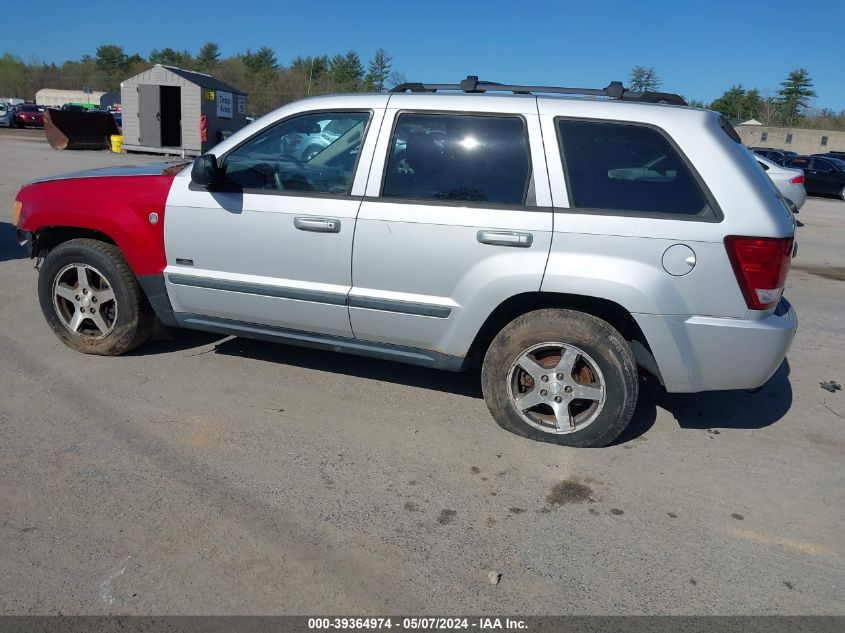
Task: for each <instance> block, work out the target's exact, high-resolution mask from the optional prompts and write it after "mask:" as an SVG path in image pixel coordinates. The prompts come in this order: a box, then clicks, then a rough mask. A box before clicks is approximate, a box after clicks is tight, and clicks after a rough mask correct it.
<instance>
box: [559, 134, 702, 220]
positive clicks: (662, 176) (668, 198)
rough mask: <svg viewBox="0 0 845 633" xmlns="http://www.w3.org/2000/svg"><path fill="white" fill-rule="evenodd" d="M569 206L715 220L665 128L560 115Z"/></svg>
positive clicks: (594, 210)
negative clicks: (562, 117)
mask: <svg viewBox="0 0 845 633" xmlns="http://www.w3.org/2000/svg"><path fill="white" fill-rule="evenodd" d="M557 128H558V137H559V144H560V151H561V158H562V160H563V166H564V171H565V172H566V181H567V185H568V188H569V197H570V206H571V207H574V208H577V209H588V210H590V211H592V212H605V213H616V214H620V215H624V214H649V215H657V216H658V217H659V216H682V217H684V218H691V219H693V218H702V219H707V220H713V219H715V217H716V215H715V213H714V210H713V209H712V207H711V206H710V204H709V203H708V201H707V198H706V196H705V194H704V192H703V190H702V188H701V186H700V185H699V183H698V181H697V180H696V177H695V175H694V174H693V172H692V170H691V168H690V167H689V165H688V164H687V162H686V161H685V160H684V158H683V157H682V156H681V155H680V153H679V152H678V150H677V149H676V148H675V147H674V145H673V144H672V143H670V142H669V140H668V139H667V138H666V136H665V135H664V133H663V132H661V131H659V130H657V129H655V128H652V127H648V126H645V125H641V124H633V123H611V122H604V121H582V120H571V119H558V121H557Z"/></svg>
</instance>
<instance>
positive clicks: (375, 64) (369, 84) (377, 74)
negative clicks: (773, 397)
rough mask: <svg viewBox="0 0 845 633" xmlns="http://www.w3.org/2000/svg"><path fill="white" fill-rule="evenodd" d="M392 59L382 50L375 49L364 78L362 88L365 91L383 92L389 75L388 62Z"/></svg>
mask: <svg viewBox="0 0 845 633" xmlns="http://www.w3.org/2000/svg"><path fill="white" fill-rule="evenodd" d="M391 61H393V58H392V57H391V56H390V55H389V54H388V53H387V51H386V50H384V49H383V48H379V49H376V52H375V55H373V58H372V59H371V60H370V64H369V68H368V71H367V76H366V77H364V86H365V87H366V89H367V90H373V91H375V92H383V91H384V85H385V83H386V82H387V77H388V74H389V73H390V62H391Z"/></svg>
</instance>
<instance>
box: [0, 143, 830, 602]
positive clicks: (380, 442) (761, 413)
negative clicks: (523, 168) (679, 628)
mask: <svg viewBox="0 0 845 633" xmlns="http://www.w3.org/2000/svg"><path fill="white" fill-rule="evenodd" d="M160 160H161V159H160V158H159V157H153V156H141V155H114V154H110V153H108V152H67V151H66V152H57V151H53V150H51V149H50V148H49V146H48V145H47V144H46V142H44V140H43V137H42V136H41V135H40V134H38V133H24V134H17V133H16V134H7V133H6V130H0V324H2V328H0V614H55V613H63V614H103V613H121V614H149V613H155V614H200V613H207V614H239V613H262V614H282V613H284V614H316V613H320V614H326V613H331V614H389V613H397V614H398V613H427V614H453V613H465V614H466V613H473V614H478V613H497V614H523V615H524V614H570V613H578V614H772V613H777V614H839V615H845V539H843V538H842V527H843V525H845V512H844V511H843V501H845V498H843V490H845V486H843V483H845V482H844V481H843V468H842V465H843V456H844V455H845V393H843V392H841V391H840V392H836V393H829V392H828V391H825V390H823V389H822V388H821V386H820V384H819V383H820V382H823V381H828V380H835V381H837V382H839V383H842V382H845V351H843V350H845V321H843V317H842V308H843V298H845V230H843V227H845V203H844V202H841V201H838V200H834V199H816V198H813V199H810V200H809V201H808V202H807V204H806V206H805V207H804V209H803V210H802V211H801V213H800V216H799V220H800V223H801V224H800V226H799V228H798V243H799V251H798V257H797V258H796V259H795V260H794V266H793V270H792V272H791V273H790V277H789V282H788V289H787V293H786V294H787V296H788V298H789V299H790V300H791V301H792V302H793V304H794V305H795V306H796V309H797V310H798V313H799V319H800V328H799V331H798V334H797V337H796V339H795V342H794V344H793V347H792V350H791V351H790V354H789V357H788V360H787V361H786V362H785V363H784V365H783V366H782V367H781V368H780V370H779V371H778V372H777V374H776V375H775V376H774V377H773V378H772V380H771V381H770V382H769V383H768V384H767V385H766V386H765V387H764V388H763V390H762V391H761V392H760V393H757V394H748V393H744V392H739V393H735V392H717V393H704V394H697V395H667V394H665V393H663V392H661V390H660V389H658V388H657V387H655V386H653V385H646V386H645V387H644V389H643V397H642V400H641V402H640V405H639V407H638V410H637V413H636V418H635V422H634V425H633V426H632V428H631V429H630V431H629V432H628V433H627V434H626V435H625V436H624V437H623V438H622V439H621V440H620V441H619V442H618V443H617V444H616V445H614V446H612V447H609V448H606V449H597V450H583V449H582V450H578V449H569V448H563V447H558V446H553V445H548V444H540V443H535V442H531V441H529V440H525V439H522V438H519V437H516V436H513V435H510V434H508V433H507V432H505V431H503V430H502V429H500V428H499V427H498V426H497V425H496V424H495V423H494V422H493V420H492V419H491V418H490V416H489V414H488V412H487V410H486V407H485V406H484V402H483V400H482V399H481V394H480V389H479V386H478V377H477V376H474V375H456V374H450V373H444V372H438V371H434V370H427V369H421V368H415V367H409V366H404V365H399V364H395V363H391V362H386V361H378V360H371V359H363V358H356V357H351V356H342V355H337V354H332V353H328V352H318V351H309V350H301V349H296V348H293V347H287V346H282V345H272V344H269V343H263V342H255V341H249V340H245V339H238V338H230V337H220V336H215V335H208V334H201V333H191V332H176V333H172V334H168V333H160V335H159V336H158V338H157V340H155V341H152V342H150V343H148V344H146V345H145V346H143V347H142V348H140V349H139V350H137V351H136V352H135V353H133V354H130V355H128V356H124V357H120V358H101V357H94V356H85V355H81V354H78V353H76V352H73V351H71V350H70V349H68V348H66V347H65V346H64V345H63V344H61V343H60V342H59V341H58V339H57V338H56V337H55V336H54V335H53V334H52V332H51V331H50V330H49V328H48V327H47V325H46V323H45V322H44V319H43V317H42V315H41V312H40V309H39V306H38V300H37V296H36V279H37V272H36V271H35V270H34V269H33V262H32V261H31V260H29V259H27V258H26V257H25V254H24V253H23V252H22V250H21V249H20V248H19V247H18V246H17V245H16V244H15V243H14V242H13V239H12V238H13V230H12V227H11V226H10V224H9V220H10V217H11V209H12V203H13V199H14V196H15V193H16V192H17V190H18V188H19V187H20V186H21V185H22V184H23V183H25V182H26V181H28V180H30V179H33V178H35V177H38V176H42V175H48V174H54V173H61V172H68V171H78V170H80V169H84V168H89V167H98V166H107V165H115V164H139V163H148V162H159V161H160ZM198 230H199V229H198ZM730 362H731V359H730V358H726V359H725V363H726V364H729V363H730ZM491 571H492V572H496V573H500V574H501V581H500V582H499V583H498V584H495V585H494V584H491V583H490V582H489V581H488V574H489V573H490V572H491Z"/></svg>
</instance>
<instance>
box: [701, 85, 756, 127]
mask: <svg viewBox="0 0 845 633" xmlns="http://www.w3.org/2000/svg"><path fill="white" fill-rule="evenodd" d="M710 109H711V110H715V111H716V112H720V113H721V114H724V115H725V116H726V117H727V118H729V119H751V118H754V117H761V116H764V115H765V114H766V112H767V107H766V104H765V101H764V99H763V97H762V96H761V95H760V91H759V90H757V89H756V88H752V89H751V90H746V89H745V88H743V87H742V84H736V85H733V86H731V87H730V88H729V89H728V90H726V91H725V92H724V93H722V96H721V97H719V98H718V99H716V100H714V101H713V103H711V104H710Z"/></svg>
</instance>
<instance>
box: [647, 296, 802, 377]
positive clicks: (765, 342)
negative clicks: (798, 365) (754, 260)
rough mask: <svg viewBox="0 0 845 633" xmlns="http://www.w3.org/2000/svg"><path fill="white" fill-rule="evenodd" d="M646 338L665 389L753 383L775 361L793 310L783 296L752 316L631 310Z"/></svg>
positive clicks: (791, 332)
mask: <svg viewBox="0 0 845 633" xmlns="http://www.w3.org/2000/svg"><path fill="white" fill-rule="evenodd" d="M633 316H634V318H635V319H636V321H637V323H638V324H639V326H640V328H641V329H642V331H643V334H645V337H646V339H647V340H648V343H649V345H650V346H651V350H652V352H653V353H654V358H655V360H656V361H657V366H658V367H659V369H660V374H661V377H662V379H663V383H664V385H665V386H666V390H667V391H669V392H687V393H689V392H698V391H717V390H723V389H755V388H757V387H760V386H762V385H763V384H765V383H766V381H767V380H768V379H769V378H771V377H772V374H774V373H775V371H777V368H778V367H780V365H781V363H782V362H783V359H784V358H785V357H786V353H787V351H788V350H789V346H790V345H791V344H792V339H793V338H794V337H795V332H796V330H797V329H798V316H797V315H796V313H795V310H794V309H793V308H792V306H791V305H790V303H789V302H788V301H787V300H786V299H781V301H780V303H779V304H778V306H777V309H776V310H775V312H774V313H773V314H771V315H769V316H767V317H764V318H762V319H759V320H757V321H753V320H748V319H726V318H716V317H699V316H693V317H684V316H660V315H652V314H635V315H633Z"/></svg>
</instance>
